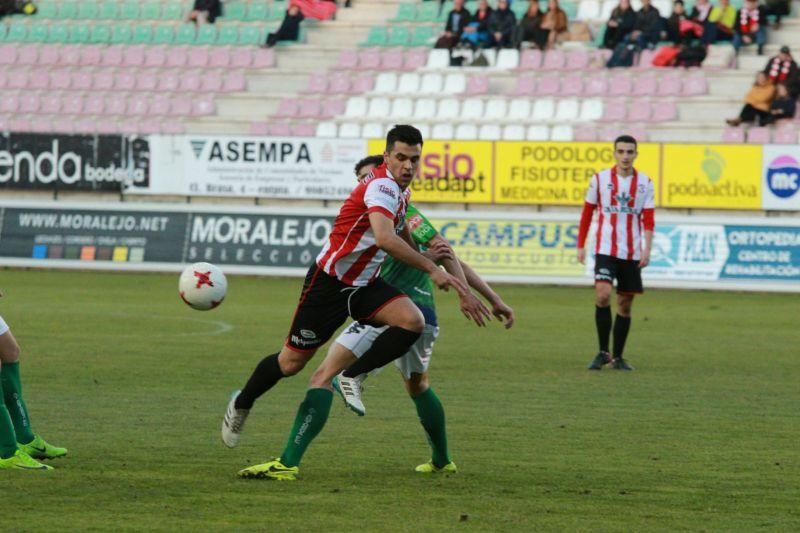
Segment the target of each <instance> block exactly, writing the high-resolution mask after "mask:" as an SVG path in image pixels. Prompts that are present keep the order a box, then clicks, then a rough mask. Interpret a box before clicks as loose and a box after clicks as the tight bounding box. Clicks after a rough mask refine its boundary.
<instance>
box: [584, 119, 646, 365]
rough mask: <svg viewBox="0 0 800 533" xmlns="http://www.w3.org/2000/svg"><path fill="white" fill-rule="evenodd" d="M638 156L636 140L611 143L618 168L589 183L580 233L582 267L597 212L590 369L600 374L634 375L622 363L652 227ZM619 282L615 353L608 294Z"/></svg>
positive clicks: (605, 171) (595, 177) (625, 138)
mask: <svg viewBox="0 0 800 533" xmlns="http://www.w3.org/2000/svg"><path fill="white" fill-rule="evenodd" d="M637 155H638V151H637V145H636V139H634V138H633V137H631V136H630V135H622V136H621V137H618V138H617V139H616V140H615V141H614V159H616V161H617V164H616V165H615V166H614V167H612V168H610V169H607V170H603V171H601V172H598V173H597V174H595V175H594V176H593V177H592V181H591V182H590V183H589V190H588V191H587V192H586V202H585V203H584V206H583V212H582V213H581V221H580V228H579V231H578V260H579V261H580V262H581V263H584V262H585V261H586V249H585V246H586V237H587V235H588V234H589V226H590V225H591V223H592V216H593V214H594V211H595V210H597V211H598V213H599V215H598V219H597V234H596V237H595V267H594V281H595V292H596V295H597V300H596V306H597V307H596V309H595V324H596V326H597V337H598V340H599V344H600V352H599V353H598V354H597V356H595V358H594V359H593V360H592V362H591V363H590V364H589V369H590V370H600V369H601V368H602V367H603V365H605V364H607V363H611V366H612V368H615V369H618V370H633V368H632V367H631V366H630V365H629V364H628V362H627V361H626V360H625V359H624V358H623V357H622V354H623V351H624V349H625V340H626V339H627V337H628V330H629V329H630V325H631V306H632V305H633V297H634V296H635V295H636V294H641V293H642V292H643V291H644V288H643V286H642V269H643V268H644V267H646V266H647V264H648V263H649V262H650V249H651V246H652V243H653V229H654V227H655V217H654V212H655V200H654V195H655V192H654V191H655V189H654V186H653V182H652V181H651V180H650V178H648V177H647V176H646V175H645V174H643V173H641V172H639V171H638V170H636V169H635V168H634V167H633V163H634V161H635V160H636V156H637ZM614 280H616V281H617V317H616V319H615V320H614V351H613V355H612V354H610V353H609V350H608V344H609V337H610V336H611V289H612V286H613V284H614Z"/></svg>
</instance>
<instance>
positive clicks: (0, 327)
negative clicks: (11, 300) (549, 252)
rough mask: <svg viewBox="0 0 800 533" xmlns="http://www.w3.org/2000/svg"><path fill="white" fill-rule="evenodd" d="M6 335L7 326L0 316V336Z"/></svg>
mask: <svg viewBox="0 0 800 533" xmlns="http://www.w3.org/2000/svg"><path fill="white" fill-rule="evenodd" d="M6 333H8V324H6V321H5V320H3V317H1V316H0V335H5V334H6Z"/></svg>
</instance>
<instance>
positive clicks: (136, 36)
mask: <svg viewBox="0 0 800 533" xmlns="http://www.w3.org/2000/svg"><path fill="white" fill-rule="evenodd" d="M131 42H132V44H150V43H152V42H153V28H152V27H151V26H145V25H141V26H136V27H134V29H133V41H131Z"/></svg>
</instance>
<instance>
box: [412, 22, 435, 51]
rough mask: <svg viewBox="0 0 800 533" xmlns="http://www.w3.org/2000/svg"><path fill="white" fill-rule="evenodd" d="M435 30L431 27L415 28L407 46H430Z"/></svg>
mask: <svg viewBox="0 0 800 533" xmlns="http://www.w3.org/2000/svg"><path fill="white" fill-rule="evenodd" d="M435 35H436V30H435V29H434V28H433V27H431V26H417V27H416V28H415V29H414V34H413V35H412V36H411V42H410V43H409V46H412V47H413V46H431V44H432V43H431V41H432V40H433V38H434V37H435Z"/></svg>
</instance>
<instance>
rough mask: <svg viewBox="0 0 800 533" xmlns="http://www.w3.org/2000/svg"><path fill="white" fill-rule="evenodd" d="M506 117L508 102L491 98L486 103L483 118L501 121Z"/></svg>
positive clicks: (503, 99)
mask: <svg viewBox="0 0 800 533" xmlns="http://www.w3.org/2000/svg"><path fill="white" fill-rule="evenodd" d="M507 115H508V101H507V100H506V99H505V98H492V99H490V100H489V101H488V102H486V110H485V111H484V114H483V118H484V119H486V120H503V119H504V118H506V116H507Z"/></svg>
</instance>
